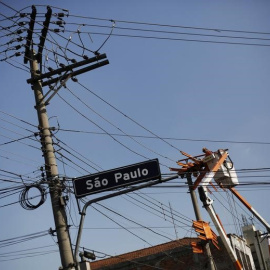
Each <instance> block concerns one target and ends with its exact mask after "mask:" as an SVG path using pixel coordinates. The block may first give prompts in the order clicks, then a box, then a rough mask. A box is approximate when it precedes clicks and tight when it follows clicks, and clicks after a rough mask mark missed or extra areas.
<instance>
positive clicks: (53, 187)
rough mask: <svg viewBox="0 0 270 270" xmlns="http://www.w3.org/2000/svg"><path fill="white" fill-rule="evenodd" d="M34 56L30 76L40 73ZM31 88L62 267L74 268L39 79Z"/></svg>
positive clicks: (31, 54) (34, 55) (32, 52)
mask: <svg viewBox="0 0 270 270" xmlns="http://www.w3.org/2000/svg"><path fill="white" fill-rule="evenodd" d="M36 58H37V54H35V52H34V50H31V51H30V59H29V60H30V69H31V77H32V78H35V77H37V76H39V75H40V74H39V68H38V66H39V65H38V61H37V59H36ZM32 89H33V91H34V95H35V101H36V106H35V108H36V110H37V115H38V121H39V131H40V138H41V145H42V152H43V156H44V160H45V171H46V177H47V180H48V184H49V188H50V196H51V204H52V210H53V216H54V221H55V230H56V235H57V240H58V245H59V251H60V257H61V262H62V267H63V269H65V270H66V269H74V266H75V264H74V258H73V255H72V247H71V242H70V236H69V228H68V224H67V217H66V212H65V204H64V201H63V198H62V188H63V187H62V185H61V183H60V180H59V177H58V168H57V164H56V158H55V154H54V147H53V141H52V136H51V130H50V125H49V120H48V116H47V111H46V105H45V102H44V98H43V91H42V86H41V83H40V82H39V81H36V82H34V83H33V84H32Z"/></svg>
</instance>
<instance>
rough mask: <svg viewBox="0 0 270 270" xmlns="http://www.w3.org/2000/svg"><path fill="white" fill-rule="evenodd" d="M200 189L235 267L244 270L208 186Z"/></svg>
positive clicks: (204, 202) (205, 205)
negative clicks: (216, 210)
mask: <svg viewBox="0 0 270 270" xmlns="http://www.w3.org/2000/svg"><path fill="white" fill-rule="evenodd" d="M198 191H199V195H200V199H201V201H202V203H203V205H204V207H205V209H206V211H207V212H208V214H209V216H210V218H211V219H212V221H213V223H214V224H215V227H216V229H217V231H218V233H219V235H220V237H221V240H222V242H223V244H224V246H225V248H226V250H227V252H228V254H229V256H230V258H231V260H232V262H233V264H234V266H235V269H237V270H242V269H243V268H242V266H241V264H240V262H239V261H238V259H237V256H236V254H235V252H234V250H233V248H232V246H231V244H230V242H229V239H228V237H227V235H226V233H225V232H224V230H223V227H222V225H221V223H220V221H219V219H218V217H217V215H216V213H215V210H214V208H213V206H212V203H213V200H212V199H210V198H209V197H208V196H207V192H206V187H203V186H200V187H199V188H198Z"/></svg>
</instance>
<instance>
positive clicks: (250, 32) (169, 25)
mask: <svg viewBox="0 0 270 270" xmlns="http://www.w3.org/2000/svg"><path fill="white" fill-rule="evenodd" d="M69 17H74V18H81V19H89V20H99V21H108V22H111V21H115V22H120V23H127V24H139V25H148V26H160V27H170V28H185V29H193V30H206V31H214V32H232V33H247V34H261V35H270V33H269V32H258V31H246V30H233V29H222V28H206V27H194V26H183V25H172V24H161V23H149V22H140V21H127V20H117V19H106V18H98V17H87V16H78V15H74V14H69Z"/></svg>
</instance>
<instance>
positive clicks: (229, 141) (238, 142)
mask: <svg viewBox="0 0 270 270" xmlns="http://www.w3.org/2000/svg"><path fill="white" fill-rule="evenodd" d="M59 131H64V132H74V133H85V134H94V135H108V134H107V133H105V132H98V131H86V130H74V129H64V128H59ZM109 134H110V135H112V136H119V137H127V136H128V137H134V138H143V139H163V140H172V141H191V142H212V143H232V144H259V145H260V144H261V145H270V142H259V141H232V140H211V139H188V138H174V137H160V138H159V137H156V136H146V135H133V134H127V135H125V134H120V133H109Z"/></svg>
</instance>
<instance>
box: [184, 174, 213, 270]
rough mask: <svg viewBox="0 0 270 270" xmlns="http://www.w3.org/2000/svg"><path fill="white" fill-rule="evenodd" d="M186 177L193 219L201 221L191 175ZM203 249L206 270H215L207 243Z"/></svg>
mask: <svg viewBox="0 0 270 270" xmlns="http://www.w3.org/2000/svg"><path fill="white" fill-rule="evenodd" d="M186 177H187V182H188V187H189V193H190V196H191V200H192V204H193V208H194V212H195V217H196V220H197V221H199V220H202V215H201V211H200V209H199V206H198V200H197V196H196V192H195V190H194V189H193V188H192V186H193V182H192V178H191V173H189V172H188V173H187V174H186ZM203 249H204V252H205V254H206V256H207V258H208V263H209V266H208V269H209V270H216V267H215V265H214V260H213V257H212V254H211V250H210V245H209V243H206V245H204V246H203Z"/></svg>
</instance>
